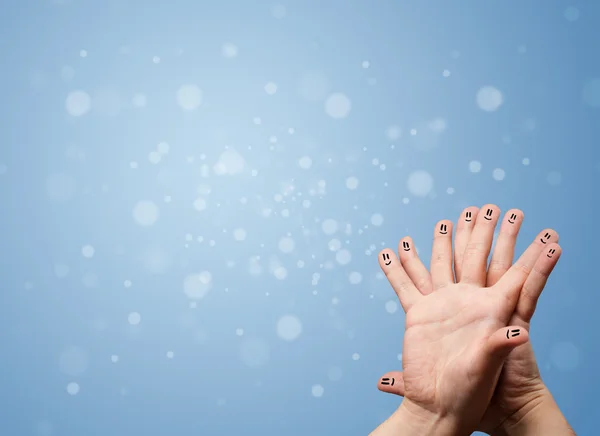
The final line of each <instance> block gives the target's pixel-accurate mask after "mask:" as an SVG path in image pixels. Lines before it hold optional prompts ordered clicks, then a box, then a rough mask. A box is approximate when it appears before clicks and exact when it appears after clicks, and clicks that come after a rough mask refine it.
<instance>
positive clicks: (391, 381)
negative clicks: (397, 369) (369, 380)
mask: <svg viewBox="0 0 600 436" xmlns="http://www.w3.org/2000/svg"><path fill="white" fill-rule="evenodd" d="M394 382H395V380H394V378H393V377H392V378H391V379H390V378H387V377H385V378H382V379H381V384H382V385H386V386H394Z"/></svg>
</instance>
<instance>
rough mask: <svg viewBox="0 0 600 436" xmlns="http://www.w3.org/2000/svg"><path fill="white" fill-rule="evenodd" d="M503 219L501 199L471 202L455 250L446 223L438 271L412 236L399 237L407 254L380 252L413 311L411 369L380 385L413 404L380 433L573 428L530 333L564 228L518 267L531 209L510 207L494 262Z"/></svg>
mask: <svg viewBox="0 0 600 436" xmlns="http://www.w3.org/2000/svg"><path fill="white" fill-rule="evenodd" d="M499 217H500V210H499V209H498V207H497V206H494V205H486V206H484V207H482V208H481V210H479V209H477V208H475V207H470V208H467V209H465V210H464V211H463V213H462V214H461V217H460V218H459V220H458V223H457V227H456V236H455V243H454V256H453V252H452V222H451V221H447V220H444V221H440V222H439V223H438V224H437V225H436V228H435V233H434V242H433V250H432V259H431V265H430V269H431V274H430V273H429V272H428V271H427V269H426V268H425V266H424V265H423V263H422V262H421V261H420V260H419V258H418V256H417V253H416V252H415V249H414V246H413V242H412V240H411V239H410V238H408V237H407V238H404V239H402V240H401V241H400V243H399V250H398V251H399V254H400V259H398V257H397V256H396V255H395V253H394V252H393V251H392V250H389V249H385V250H383V251H382V252H381V253H380V255H379V262H380V265H381V268H382V269H383V271H384V272H385V274H386V277H387V278H388V280H389V282H390V283H391V285H392V287H393V288H394V291H395V292H396V294H397V295H398V297H399V299H400V303H401V304H402V307H403V308H404V310H405V312H406V329H405V336H404V346H403V354H402V366H403V372H391V373H388V374H386V375H384V376H383V377H382V379H381V380H380V382H379V385H378V386H379V389H380V390H382V391H385V392H390V393H395V394H398V395H401V396H404V401H403V402H402V405H401V406H400V408H399V409H398V411H397V412H396V413H395V414H394V415H392V417H391V418H390V419H389V420H388V421H386V423H384V424H382V426H380V427H379V428H378V429H377V430H375V432H373V435H380V436H384V435H387V434H394V435H400V434H407V435H410V434H419V435H421V436H425V435H427V434H432V435H433V434H435V435H446V434H447V435H459V434H471V432H472V431H475V430H480V431H484V432H486V433H489V434H498V435H503V434H523V435H525V434H537V432H539V431H541V429H542V428H544V426H546V428H550V427H548V425H553V426H555V425H558V426H562V428H563V429H564V431H563V432H561V433H556V432H553V433H552V434H574V433H568V431H569V429H570V428H569V427H568V424H567V423H566V421H565V420H564V418H563V417H562V415H561V414H560V411H559V410H558V408H557V407H556V403H554V401H553V400H552V397H551V395H550V393H549V392H548V390H547V389H546V387H545V385H544V383H543V382H542V380H541V378H540V373H539V370H538V367H537V364H536V361H535V356H534V354H533V349H532V347H531V344H530V343H529V334H528V330H529V322H530V320H531V317H532V316H533V313H534V311H535V307H536V303H537V300H538V298H539V296H540V294H541V292H542V290H543V288H544V286H545V284H546V280H547V278H548V276H549V275H550V273H551V272H552V269H553V268H554V266H555V265H556V262H557V261H558V259H559V257H560V254H561V249H560V247H559V246H558V244H557V241H558V235H557V233H556V232H555V231H553V230H551V229H546V230H543V231H542V232H540V233H539V234H538V235H537V236H536V238H535V239H534V241H533V242H532V244H531V245H530V246H529V247H528V248H527V250H526V251H525V253H524V254H523V255H522V256H521V257H520V258H519V259H518V260H517V262H516V263H515V264H514V265H512V262H513V256H514V249H515V244H516V239H517V235H518V232H519V229H520V226H521V223H522V220H523V213H522V212H521V211H520V210H517V209H513V210H509V211H508V212H507V213H506V214H505V216H504V218H503V219H502V221H501V223H500V231H499V233H498V239H497V241H496V245H495V249H494V252H493V254H492V259H491V262H490V264H489V268H488V257H489V255H490V252H491V247H492V242H493V237H494V230H495V228H496V226H497V224H498V221H499ZM453 257H454V267H453V261H452V260H453ZM511 265H512V266H511ZM455 278H456V280H455ZM540 413H545V414H546V416H544V417H543V418H542V417H541V416H539V415H540ZM548 414H552V417H550V418H549V417H548ZM542 419H543V420H544V422H545V424H544V423H540V422H539V421H540V420H542ZM533 428H535V429H536V431H535V432H532V430H531V429H533ZM552 428H554V429H556V427H552Z"/></svg>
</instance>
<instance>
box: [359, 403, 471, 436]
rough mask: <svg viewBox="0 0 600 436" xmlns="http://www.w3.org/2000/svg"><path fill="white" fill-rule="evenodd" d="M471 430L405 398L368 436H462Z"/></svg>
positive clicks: (450, 418)
mask: <svg viewBox="0 0 600 436" xmlns="http://www.w3.org/2000/svg"><path fill="white" fill-rule="evenodd" d="M470 434H471V430H465V429H462V428H461V423H460V422H459V421H458V420H455V419H453V418H452V417H450V416H440V415H438V414H436V413H434V412H430V411H428V410H426V409H423V408H422V407H420V406H418V405H416V404H414V403H412V402H411V401H410V400H407V399H406V398H405V399H404V400H403V401H402V404H401V405H400V407H399V408H398V409H397V410H396V411H395V412H394V413H393V414H392V416H391V417H390V418H388V420H387V421H386V422H384V423H383V424H382V425H381V426H379V427H378V428H377V429H376V430H375V431H374V432H373V433H371V435H370V436H388V435H393V436H459V435H460V436H462V435H470Z"/></svg>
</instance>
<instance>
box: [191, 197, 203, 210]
mask: <svg viewBox="0 0 600 436" xmlns="http://www.w3.org/2000/svg"><path fill="white" fill-rule="evenodd" d="M194 209H196V210H197V211H203V210H204V209H206V200H205V199H204V198H200V197H198V198H196V200H194Z"/></svg>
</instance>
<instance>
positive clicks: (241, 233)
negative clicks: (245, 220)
mask: <svg viewBox="0 0 600 436" xmlns="http://www.w3.org/2000/svg"><path fill="white" fill-rule="evenodd" d="M233 239H235V240H236V241H243V240H245V239H246V230H244V229H240V228H238V229H235V230H234V231H233Z"/></svg>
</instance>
